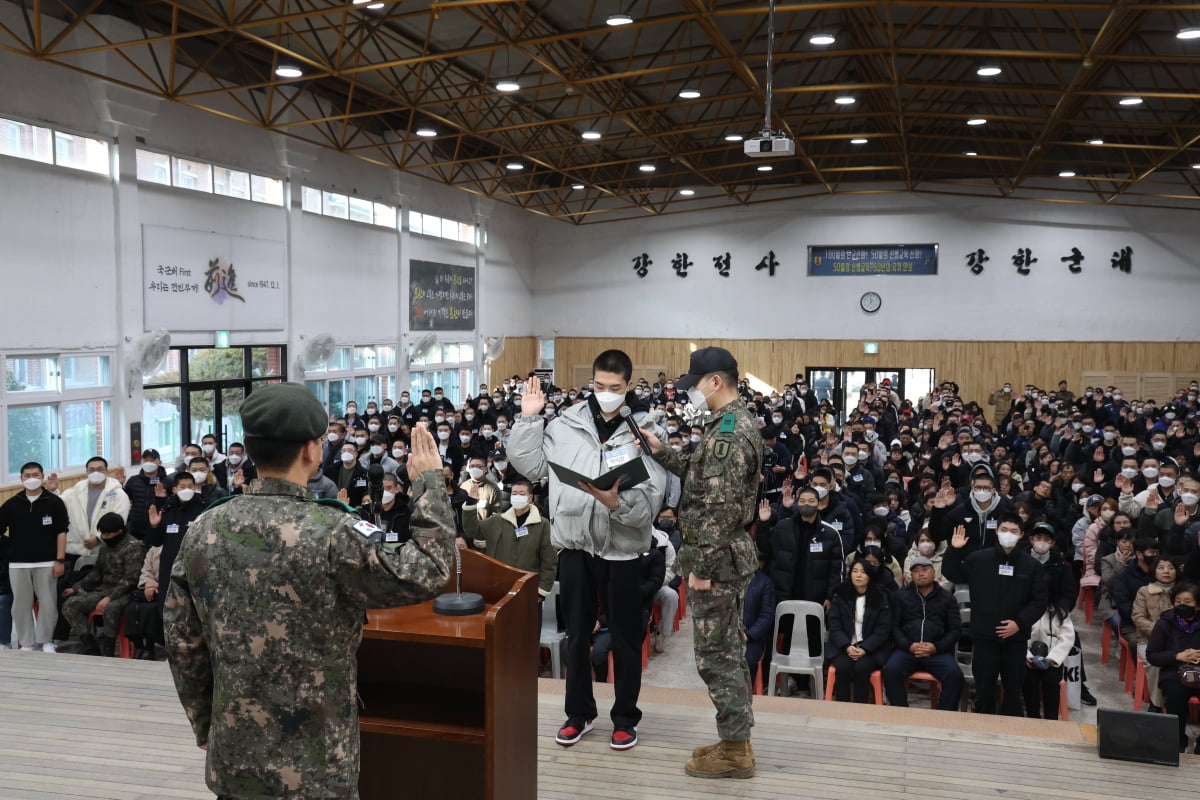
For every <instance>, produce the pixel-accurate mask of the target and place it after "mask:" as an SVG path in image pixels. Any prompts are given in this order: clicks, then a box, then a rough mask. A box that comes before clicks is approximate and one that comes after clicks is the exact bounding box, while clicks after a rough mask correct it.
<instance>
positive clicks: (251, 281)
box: [142, 225, 287, 331]
mask: <svg viewBox="0 0 1200 800" xmlns="http://www.w3.org/2000/svg"><path fill="white" fill-rule="evenodd" d="M142 300H143V303H142V307H143V309H144V312H143V319H144V322H145V328H146V330H148V331H152V330H157V329H159V328H163V329H166V330H169V331H213V330H230V331H276V330H283V329H284V328H285V327H286V324H287V266H286V263H285V257H284V246H283V242H278V241H271V240H268V239H253V238H250V237H248V236H228V235H225V234H220V233H207V232H203V231H189V230H184V229H182V228H165V227H161V226H158V225H143V226H142Z"/></svg>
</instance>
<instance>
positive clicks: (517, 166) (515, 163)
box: [504, 161, 525, 170]
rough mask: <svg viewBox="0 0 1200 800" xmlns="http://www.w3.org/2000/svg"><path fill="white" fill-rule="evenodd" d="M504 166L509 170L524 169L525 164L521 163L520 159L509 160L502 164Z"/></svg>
mask: <svg viewBox="0 0 1200 800" xmlns="http://www.w3.org/2000/svg"><path fill="white" fill-rule="evenodd" d="M504 168H505V169H511V170H518V169H525V165H524V164H522V163H521V162H520V161H510V162H508V163H507V164H505V165H504Z"/></svg>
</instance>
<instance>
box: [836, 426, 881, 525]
mask: <svg viewBox="0 0 1200 800" xmlns="http://www.w3.org/2000/svg"><path fill="white" fill-rule="evenodd" d="M859 460H860V459H859V450H858V445H857V444H855V443H854V442H847V443H846V444H845V445H844V446H843V447H842V461H843V462H844V463H845V465H846V484H845V485H846V495H847V496H848V497H850V498H851V499H853V500H854V503H855V505H857V506H858V509H859V512H860V513H869V512H870V510H871V505H870V501H869V498H870V497H871V495H873V494H875V476H874V475H872V474H871V473H870V471H869V470H867V469H866V468H865V466H864V465H863V464H860V463H859Z"/></svg>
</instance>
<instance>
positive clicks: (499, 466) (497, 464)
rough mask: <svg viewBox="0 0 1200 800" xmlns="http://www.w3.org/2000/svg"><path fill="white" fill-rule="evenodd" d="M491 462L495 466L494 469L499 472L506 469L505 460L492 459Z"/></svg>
mask: <svg viewBox="0 0 1200 800" xmlns="http://www.w3.org/2000/svg"><path fill="white" fill-rule="evenodd" d="M492 463H493V465H494V466H495V467H496V470H497V471H499V472H504V470H506V469H508V462H507V461H494V462H492Z"/></svg>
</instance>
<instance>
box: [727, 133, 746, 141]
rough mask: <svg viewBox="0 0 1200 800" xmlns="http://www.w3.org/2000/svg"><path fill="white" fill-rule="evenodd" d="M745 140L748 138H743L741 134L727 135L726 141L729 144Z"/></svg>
mask: <svg viewBox="0 0 1200 800" xmlns="http://www.w3.org/2000/svg"><path fill="white" fill-rule="evenodd" d="M744 138H746V137H744V136H742V135H741V134H740V133H727V134H725V141H727V142H740V141H741V140H742V139H744Z"/></svg>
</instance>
